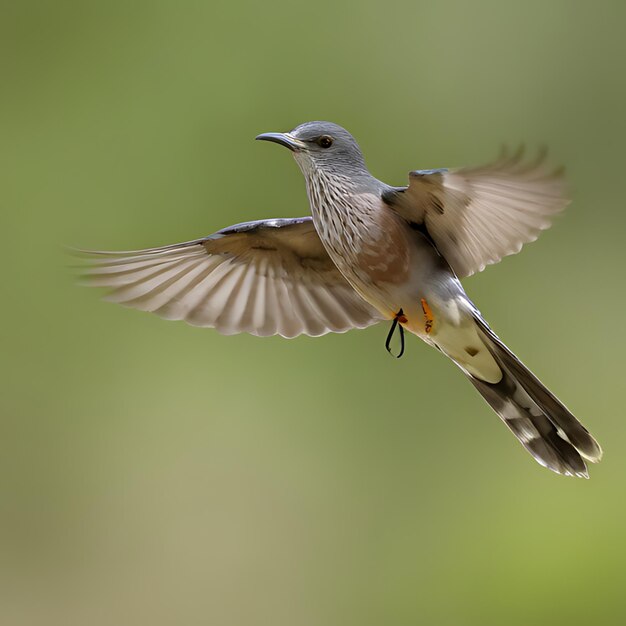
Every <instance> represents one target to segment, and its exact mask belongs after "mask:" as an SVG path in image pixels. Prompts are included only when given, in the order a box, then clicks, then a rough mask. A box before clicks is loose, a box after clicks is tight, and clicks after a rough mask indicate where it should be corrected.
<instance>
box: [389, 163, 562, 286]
mask: <svg viewBox="0 0 626 626" xmlns="http://www.w3.org/2000/svg"><path fill="white" fill-rule="evenodd" d="M391 197H392V201H391V206H393V208H395V209H396V210H397V211H398V212H399V213H400V214H401V215H402V216H403V217H405V219H407V220H408V221H410V222H413V223H416V224H423V225H424V226H425V227H426V230H427V231H428V233H429V235H430V236H431V238H432V239H433V241H434V243H435V245H436V246H437V248H438V249H439V251H440V252H441V254H442V255H443V256H444V257H445V258H446V260H447V261H448V263H449V264H450V266H451V267H452V269H453V270H454V271H455V272H456V273H457V275H459V276H461V277H463V276H470V275H471V274H473V273H475V272H479V271H482V270H483V269H484V268H485V266H486V265H490V264H492V263H497V262H498V261H500V260H501V259H502V258H503V257H505V256H507V255H510V254H516V253H517V252H519V251H520V250H521V248H522V246H523V245H524V244H525V243H529V242H531V241H534V240H535V239H537V237H538V236H539V234H540V233H541V231H543V230H545V229H547V228H549V227H550V226H551V224H552V221H553V220H554V217H555V216H556V215H557V214H558V213H559V212H560V211H562V210H563V209H564V208H565V207H566V206H567V204H568V203H569V200H568V198H567V195H566V191H565V183H564V178H563V172H562V171H551V170H550V169H548V167H547V166H546V165H545V153H542V154H541V155H540V156H539V158H537V159H535V160H534V161H530V162H524V161H523V159H522V151H518V152H517V153H515V154H514V155H512V156H507V155H503V156H502V157H501V158H500V159H499V160H498V161H496V162H495V163H492V164H490V165H486V166H483V167H476V168H464V169H459V170H450V171H448V170H426V171H419V170H418V171H415V172H410V174H409V186H408V187H406V188H403V189H399V190H395V191H394V193H393V194H392V196H391Z"/></svg>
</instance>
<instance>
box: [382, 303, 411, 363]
mask: <svg viewBox="0 0 626 626" xmlns="http://www.w3.org/2000/svg"><path fill="white" fill-rule="evenodd" d="M408 321H409V320H408V319H407V318H406V315H404V311H403V310H402V309H400V310H399V311H398V312H397V313H396V316H395V317H394V318H393V322H391V328H390V329H389V334H388V335H387V341H385V348H386V349H387V352H389V354H391V356H395V357H396V359H399V358H400V357H401V356H402V355H403V354H404V328H403V327H402V324H406V323H407V322H408ZM396 328H398V329H399V330H400V352H399V353H398V354H393V352H392V351H391V340H392V339H393V334H394V333H395V332H396Z"/></svg>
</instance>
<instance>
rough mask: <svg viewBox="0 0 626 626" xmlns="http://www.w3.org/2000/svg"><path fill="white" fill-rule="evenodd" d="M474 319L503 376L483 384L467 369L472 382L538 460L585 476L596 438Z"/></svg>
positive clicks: (595, 456) (595, 454)
mask: <svg viewBox="0 0 626 626" xmlns="http://www.w3.org/2000/svg"><path fill="white" fill-rule="evenodd" d="M475 319H476V324H477V326H478V329H479V333H480V334H481V336H482V338H483V340H484V343H485V345H486V346H487V348H488V349H489V351H490V352H491V354H492V355H493V357H494V359H495V360H496V362H497V363H498V365H499V366H500V368H501V370H502V374H503V376H502V379H501V380H500V381H499V382H497V383H487V382H484V381H482V380H480V379H478V378H476V377H475V376H472V375H471V374H469V373H467V372H465V373H466V375H467V377H468V378H469V379H470V381H471V383H472V384H473V385H474V387H476V389H477V390H478V392H479V393H480V394H481V395H482V396H483V398H484V399H485V400H486V401H487V402H488V403H489V405H490V406H491V408H493V410H494V411H495V412H496V413H497V414H498V415H499V416H500V418H501V419H502V421H503V422H504V423H505V424H506V425H507V426H508V427H509V428H510V429H511V431H512V432H513V434H514V435H515V436H516V437H517V438H518V439H519V440H520V442H521V443H522V445H523V446H524V447H525V448H526V450H528V452H530V454H532V456H533V457H534V458H535V460H536V461H537V462H538V463H540V464H541V465H543V466H544V467H547V468H548V469H550V470H552V471H553V472H556V473H557V474H563V475H565V476H578V477H581V478H589V474H588V472H587V465H586V461H590V462H592V463H597V462H598V461H600V459H601V458H602V448H601V447H600V445H599V444H598V442H597V441H596V440H595V439H594V438H593V436H592V435H591V434H590V433H589V431H588V430H587V429H586V428H585V427H584V426H583V425H582V424H581V423H580V422H579V421H578V420H577V419H576V418H575V417H574V416H573V415H572V413H571V412H570V411H569V410H568V409H567V407H566V406H565V405H564V404H563V403H562V402H561V401H560V400H559V399H558V398H556V396H555V395H554V394H553V393H551V392H550V391H549V390H548V389H547V388H546V387H545V386H544V385H543V384H542V383H541V381H540V380H539V379H538V378H537V377H536V376H535V375H534V374H533V373H532V372H531V371H530V370H529V369H528V368H527V367H526V366H525V365H524V364H523V363H522V362H521V361H520V360H519V359H518V358H517V357H516V356H515V355H514V354H513V353H512V352H511V351H510V350H509V349H508V348H507V347H506V345H504V343H503V342H502V341H501V340H500V338H499V337H498V336H497V335H496V334H495V333H494V332H493V331H492V330H491V329H490V328H489V326H488V325H487V323H486V322H485V321H484V320H483V319H482V318H481V317H480V316H478V315H476V317H475Z"/></svg>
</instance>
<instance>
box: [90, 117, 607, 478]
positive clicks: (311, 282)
mask: <svg viewBox="0 0 626 626" xmlns="http://www.w3.org/2000/svg"><path fill="white" fill-rule="evenodd" d="M257 139H259V140H263V141H271V142H275V143H277V144H280V145H281V146H284V147H286V148H287V149H289V150H290V151H291V153H292V154H293V156H294V158H295V161H296V163H297V164H298V165H299V167H300V169H301V171H302V173H303V175H304V178H305V181H306V188H307V192H308V198H309V203H310V208H311V216H307V217H300V218H295V219H269V220H259V221H253V222H245V223H241V224H236V225H235V226H230V227H228V228H225V229H223V230H220V231H218V232H216V233H214V234H212V235H209V236H208V237H203V238H200V239H195V240H193V241H187V242H185V243H179V244H174V245H168V246H163V247H158V248H149V249H145V250H135V251H128V252H97V251H92V252H90V251H83V254H84V255H85V256H86V257H87V258H88V259H89V260H90V263H89V264H88V265H87V266H85V268H84V274H85V277H86V279H87V281H88V284H90V285H93V286H100V287H106V288H108V289H109V290H110V291H109V294H108V297H107V299H109V300H112V301H114V302H118V303H120V304H123V305H125V306H129V307H133V308H136V309H140V310H143V311H151V312H153V313H156V314H157V315H159V316H161V317H163V318H166V319H173V320H185V321H187V322H188V323H190V324H194V325H196V326H207V327H212V328H215V329H216V330H217V331H219V332H220V333H223V334H234V333H240V332H247V333H251V334H253V335H259V336H268V335H281V336H283V337H289V338H290V337H296V336H298V335H302V334H305V335H311V336H319V335H323V334H325V333H328V332H336V333H342V332H345V331H348V330H350V329H353V328H365V327H367V326H370V325H372V324H376V323H379V322H381V321H384V320H388V321H389V322H391V330H390V334H389V336H388V340H387V347H388V349H389V342H390V340H391V335H392V334H393V332H394V330H395V329H396V328H398V329H399V332H400V334H401V339H402V347H401V351H400V352H403V351H404V335H403V333H404V331H405V330H406V331H408V332H410V333H412V334H414V335H417V336H418V337H419V338H420V339H422V340H423V341H425V342H426V343H427V344H429V345H431V346H434V347H435V348H437V349H438V350H440V351H441V352H442V353H443V354H445V355H446V356H447V357H449V358H450V359H451V360H452V361H453V362H454V363H455V364H456V365H457V366H458V367H459V368H460V369H461V371H462V372H463V373H464V374H465V376H466V377H467V378H468V380H469V381H470V382H471V383H472V384H473V385H474V387H475V388H476V389H477V390H478V392H479V393H480V394H481V395H482V396H483V398H484V399H485V400H486V401H487V403H488V404H489V405H490V406H491V407H492V408H493V410H494V411H495V412H496V413H497V414H498V415H499V416H500V418H501V419H502V420H503V422H504V423H505V424H506V425H507V426H508V427H509V428H510V430H511V431H512V432H513V434H514V435H515V436H516V437H517V438H518V439H519V441H520V442H521V443H522V445H523V446H524V447H525V448H526V450H528V451H529V452H530V454H531V455H532V456H533V457H534V458H535V459H536V460H537V461H538V462H539V463H540V464H541V465H543V466H545V467H547V468H548V469H550V470H552V471H554V472H557V473H559V474H564V475H567V476H579V477H588V473H587V467H586V461H591V462H594V463H595V462H598V461H599V460H600V458H601V456H602V450H601V448H600V446H599V445H598V443H597V442H596V440H595V439H594V438H593V437H592V436H591V435H590V434H589V432H588V431H587V430H586V429H585V427H584V426H583V425H582V424H581V423H580V422H579V421H578V420H577V419H576V418H575V417H574V416H573V415H572V413H571V412H570V411H569V410H568V409H567V408H566V407H565V406H564V405H563V404H562V403H561V402H560V401H559V400H558V399H557V398H556V397H555V396H554V395H553V394H552V393H551V392H550V391H549V390H548V389H547V388H546V387H545V386H544V385H543V384H542V383H541V382H540V381H539V380H538V379H537V378H536V377H535V376H534V374H532V372H531V371H530V370H529V369H528V368H527V367H526V366H525V365H524V364H523V363H522V362H521V361H520V360H519V359H518V358H517V357H516V356H515V355H514V354H513V353H512V352H511V351H510V350H509V349H508V348H507V347H506V345H505V344H504V343H503V342H502V341H501V340H500V339H499V337H498V336H497V335H496V334H495V333H494V332H493V331H492V330H491V328H490V327H489V325H488V324H487V322H486V321H485V320H484V319H483V317H482V315H481V314H480V312H479V310H478V309H477V308H476V306H475V305H474V304H473V303H472V301H471V300H470V299H469V298H468V296H467V295H466V293H465V291H464V290H463V287H462V286H461V283H460V281H459V278H464V277H466V276H470V275H472V274H474V273H475V272H479V271H481V270H483V269H484V268H485V266H487V265H489V264H492V263H497V262H498V261H500V259H502V258H503V257H504V256H506V255H510V254H515V253H517V252H519V251H520V249H521V247H522V245H523V244H525V243H528V242H530V241H534V240H535V239H536V238H537V236H538V235H539V233H540V232H541V231H542V230H544V229H546V228H548V227H549V226H550V225H551V222H552V219H553V218H554V216H555V215H556V214H557V213H559V212H560V211H562V210H563V209H564V208H565V206H566V205H567V203H568V200H567V197H566V194H565V189H564V182H563V176H562V174H561V173H559V172H554V171H551V170H549V169H548V168H547V167H546V166H545V164H544V160H543V158H540V159H537V160H536V161H534V162H529V163H527V162H524V161H523V159H522V158H521V155H520V154H514V155H503V156H502V157H501V158H500V159H498V160H497V161H496V162H494V163H492V164H490V165H486V166H483V167H476V168H463V169H456V170H454V169H453V170H447V169H436V170H417V171H412V172H410V173H409V182H408V185H407V186H405V187H393V186H390V185H387V184H385V183H383V182H381V181H380V180H378V179H376V178H375V177H374V176H372V174H370V172H369V170H368V169H367V167H366V165H365V161H364V158H363V154H362V152H361V150H360V148H359V146H358V144H357V143H356V141H355V139H354V138H353V137H352V135H350V133H348V131H346V130H345V129H343V128H342V127H340V126H338V125H336V124H333V123H330V122H307V123H305V124H301V125H300V126H297V127H296V128H295V129H293V130H292V131H290V132H288V133H264V134H261V135H259V136H258V137H257ZM398 356H400V355H398Z"/></svg>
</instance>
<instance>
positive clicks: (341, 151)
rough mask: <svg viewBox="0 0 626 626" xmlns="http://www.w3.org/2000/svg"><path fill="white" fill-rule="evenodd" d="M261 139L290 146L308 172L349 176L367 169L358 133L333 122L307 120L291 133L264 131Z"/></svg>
mask: <svg viewBox="0 0 626 626" xmlns="http://www.w3.org/2000/svg"><path fill="white" fill-rule="evenodd" d="M257 139H260V140H262V141H273V142H274V143H278V144H280V145H281V146H285V147H286V148H289V150H291V151H292V152H293V155H294V158H295V160H296V162H297V163H298V165H299V166H300V168H301V169H302V171H303V173H304V174H305V175H310V174H312V173H315V172H319V171H325V172H327V173H330V174H333V173H334V174H342V175H346V176H350V175H352V176H354V175H358V174H362V173H367V169H366V168H365V161H364V159H363V154H362V153H361V149H360V148H359V145H358V144H357V142H356V141H355V139H354V137H353V136H352V135H351V134H350V133H349V132H348V131H347V130H346V129H345V128H342V127H341V126H338V125H337V124H333V123H332V122H305V123H304V124H300V126H296V127H295V128H294V129H293V130H291V131H289V132H288V133H263V134H262V135H259V136H258V137H257Z"/></svg>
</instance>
